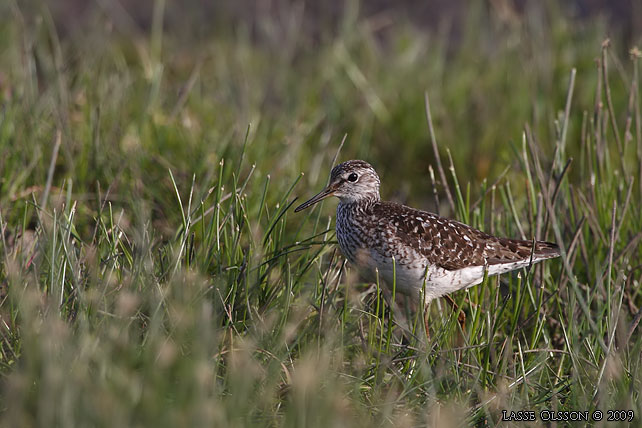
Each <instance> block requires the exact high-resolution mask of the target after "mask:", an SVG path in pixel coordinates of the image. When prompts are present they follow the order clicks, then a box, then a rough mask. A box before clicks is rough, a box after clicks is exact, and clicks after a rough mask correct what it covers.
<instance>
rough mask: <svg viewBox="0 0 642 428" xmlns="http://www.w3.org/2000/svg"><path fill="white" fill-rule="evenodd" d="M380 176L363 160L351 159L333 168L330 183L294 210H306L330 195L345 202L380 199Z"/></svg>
mask: <svg viewBox="0 0 642 428" xmlns="http://www.w3.org/2000/svg"><path fill="white" fill-rule="evenodd" d="M379 184H380V181H379V176H378V175H377V172H376V171H375V170H374V168H373V167H372V166H371V165H370V164H369V163H368V162H365V161H362V160H349V161H347V162H343V163H340V164H339V165H337V166H335V167H334V168H332V172H331V173H330V184H328V186H327V187H326V188H325V189H323V190H322V191H321V192H319V193H317V194H316V195H315V196H313V197H312V198H310V200H308V201H306V202H304V203H302V204H301V205H299V206H298V207H296V209H295V210H294V212H299V211H301V210H304V209H306V208H308V207H310V206H312V205H314V204H316V203H317V202H319V201H321V200H323V199H325V198H327V197H328V196H336V197H337V198H339V199H340V200H341V202H343V203H353V202H360V201H364V200H375V201H378V200H379V199H380V196H379Z"/></svg>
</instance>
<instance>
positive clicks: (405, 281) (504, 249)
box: [294, 160, 560, 322]
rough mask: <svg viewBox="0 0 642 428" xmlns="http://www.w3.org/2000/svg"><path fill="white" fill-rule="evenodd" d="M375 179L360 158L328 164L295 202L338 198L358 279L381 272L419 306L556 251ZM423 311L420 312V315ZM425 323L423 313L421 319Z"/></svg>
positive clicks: (341, 230) (339, 220) (345, 247)
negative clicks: (420, 204) (386, 191)
mask: <svg viewBox="0 0 642 428" xmlns="http://www.w3.org/2000/svg"><path fill="white" fill-rule="evenodd" d="M380 184H381V180H380V179H379V175H378V174H377V172H376V171H375V169H374V168H373V167H372V165H370V164H369V163H368V162H365V161H363V160H349V161H346V162H343V163H340V164H338V165H337V166H335V167H334V168H333V169H332V171H331V173H330V180H329V184H328V185H327V187H325V188H324V189H323V190H322V191H321V192H319V193H318V194H316V195H315V196H313V197H312V198H310V199H309V200H307V201H306V202H304V203H303V204H301V205H299V206H298V207H296V208H295V210H294V211H295V212H299V211H301V210H304V209H306V208H309V207H311V206H312V205H314V204H316V203H318V202H320V201H321V200H323V199H325V198H328V197H330V196H335V197H337V198H339V204H338V206H337V212H336V237H337V240H338V242H339V247H340V249H341V252H342V253H343V255H344V256H345V258H346V259H347V260H348V262H350V264H351V265H353V266H356V268H357V270H358V271H359V272H360V273H361V274H362V276H363V277H364V278H365V279H368V280H370V281H376V280H378V279H382V280H383V281H384V282H385V283H386V284H387V285H388V287H390V286H393V284H394V287H395V289H396V290H397V291H399V292H401V293H402V294H406V295H409V296H412V297H414V298H421V297H422V296H423V299H424V305H425V306H426V307H427V306H428V304H429V303H430V302H431V301H432V300H433V299H436V298H438V297H441V296H446V295H449V294H450V293H453V292H455V291H457V290H461V289H465V288H468V287H472V286H474V285H477V284H480V283H481V282H482V281H483V279H484V277H485V276H492V275H498V274H503V273H506V272H510V271H513V270H516V269H521V268H525V267H529V266H531V265H533V264H534V263H538V262H541V261H543V260H546V259H551V258H555V257H559V256H560V250H559V247H558V245H556V244H554V243H551V242H545V241H536V240H522V239H509V238H503V237H497V236H493V235H490V234H488V233H485V232H482V231H481V230H478V229H475V228H473V227H471V226H468V225H466V224H464V223H461V222H459V221H456V220H452V219H448V218H444V217H441V216H439V215H437V214H433V213H431V212H427V211H422V210H419V209H415V208H411V207H408V206H405V205H402V204H398V203H395V202H388V201H383V200H381V196H380V193H379V187H380ZM424 316H425V315H424ZM424 321H425V322H426V320H424Z"/></svg>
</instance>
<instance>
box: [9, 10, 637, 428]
mask: <svg viewBox="0 0 642 428" xmlns="http://www.w3.org/2000/svg"><path fill="white" fill-rule="evenodd" d="M11 4H12V6H11V7H6V9H7V10H5V11H4V12H5V14H4V16H7V17H9V18H10V19H7V18H5V21H4V22H3V25H0V32H1V33H2V34H1V37H0V52H2V54H0V70H3V71H2V73H1V74H0V99H1V101H2V111H1V113H0V150H1V153H2V156H1V159H0V186H1V192H0V227H1V229H2V235H1V237H0V238H1V241H0V243H1V244H0V248H1V249H2V250H1V252H0V254H1V256H2V264H1V265H0V280H1V281H2V282H1V284H2V300H1V303H0V320H1V323H0V330H1V331H2V345H1V346H0V353H1V354H0V373H1V374H2V381H1V384H2V388H1V390H0V391H1V392H0V395H1V397H2V400H1V403H2V406H1V410H2V424H3V425H7V426H34V425H42V426H53V425H60V426H130V425H136V426H148V425H156V426H193V425H209V426H212V425H214V426H247V425H278V426H281V425H284V426H322V427H326V426H372V425H396V426H415V425H421V424H428V425H433V426H447V425H449V424H452V425H457V424H458V423H459V422H462V421H463V422H464V423H468V424H479V425H498V424H503V423H502V421H501V417H502V410H507V411H510V410H536V411H537V412H539V411H540V410H547V409H548V410H588V411H594V410H596V409H600V410H602V411H604V412H605V417H606V411H607V410H609V409H626V410H633V411H634V412H635V417H636V422H634V423H637V421H638V420H639V418H640V417H642V416H641V413H640V412H641V411H642V406H641V404H642V402H641V400H640V395H639V392H638V391H639V390H640V387H641V381H642V375H641V374H640V371H639V366H640V354H641V352H640V351H641V350H642V349H641V346H642V339H641V336H640V333H639V328H638V323H639V321H640V318H641V314H642V310H641V309H640V307H641V306H642V295H641V292H640V278H641V275H642V274H641V268H640V266H641V265H642V254H641V252H640V248H641V247H640V240H641V239H642V232H640V231H641V230H642V216H640V202H641V199H642V198H641V196H642V184H641V183H642V123H641V121H642V115H641V113H640V99H639V92H640V91H639V88H638V85H639V81H640V79H639V70H638V68H639V61H640V60H639V59H640V52H639V51H638V50H637V49H632V50H631V51H630V55H628V56H627V55H626V54H624V53H623V52H625V51H626V48H624V47H622V46H617V45H614V46H611V45H610V44H609V43H608V41H603V38H602V34H603V31H602V28H600V27H593V26H588V25H585V26H579V25H578V26H573V25H569V22H568V21H565V20H564V19H563V18H561V17H560V15H558V14H557V13H556V11H554V10H553V11H546V10H540V9H537V10H536V12H538V13H533V14H529V15H528V19H524V20H523V21H521V22H519V23H518V24H519V25H517V24H516V23H514V22H504V21H502V20H501V19H499V18H498V17H497V16H495V15H493V14H489V13H488V12H487V11H484V10H481V9H480V10H475V11H474V12H471V16H470V19H469V22H468V23H467V26H466V28H465V31H464V34H463V36H462V39H461V40H459V41H458V43H456V44H451V43H449V42H448V40H446V37H445V36H440V35H427V34H425V33H422V32H419V31H417V30H415V29H413V28H412V27H410V26H408V25H404V24H402V23H394V24H393V25H392V26H391V27H389V28H386V30H385V34H383V35H382V34H381V32H380V31H381V30H380V29H378V27H377V25H376V23H375V22H372V21H370V20H368V19H362V18H356V17H354V16H352V15H350V14H348V15H346V17H345V18H343V19H344V21H345V22H344V23H343V25H341V26H340V28H341V29H340V30H339V31H338V33H336V34H328V36H327V37H325V38H322V39H321V40H313V39H312V38H308V37H306V36H305V35H302V36H301V35H298V34H297V33H295V32H292V34H290V33H288V34H285V35H284V34H283V33H282V32H279V31H275V30H274V28H278V23H272V24H273V25H266V26H265V28H264V29H262V30H260V31H263V33H261V34H260V36H261V37H257V38H252V37H250V36H249V35H248V32H246V31H243V30H242V29H241V30H238V31H237V32H236V33H233V34H230V35H219V36H216V37H215V36H212V37H211V38H208V39H205V40H200V41H196V40H195V41H193V44H192V45H187V46H186V45H184V44H182V43H179V40H178V39H174V38H172V34H171V33H165V32H163V28H162V24H161V23H160V21H157V22H156V24H155V25H153V26H152V28H153V30H152V32H151V34H150V35H149V36H140V37H138V38H135V39H133V40H126V39H123V37H122V36H121V35H122V33H121V29H119V28H118V25H116V27H112V26H110V25H104V21H103V20H102V18H101V19H98V18H97V20H96V22H95V24H96V25H91V26H89V28H91V30H90V31H88V33H87V34H85V35H84V36H83V37H71V38H66V39H60V38H59V37H58V35H57V32H56V28H55V25H54V24H53V21H52V19H51V18H50V16H49V15H48V13H47V11H46V9H43V10H41V12H40V14H39V15H38V16H37V17H36V18H35V19H32V18H33V17H31V16H28V15H27V12H26V11H23V10H21V9H20V8H19V5H18V4H15V3H11ZM161 6H162V2H158V3H157V7H159V8H160V7H161ZM156 16H157V18H156V19H157V20H160V19H161V16H162V8H161V10H158V11H157V14H156ZM291 18H292V19H296V15H293V17H291ZM116 24H117V23H116ZM275 26H276V27H275ZM541 28H549V29H550V31H545V32H543V31H541ZM424 93H427V94H428V95H429V96H427V97H425V96H424ZM428 99H429V100H430V110H429V111H430V112H431V115H429V116H428V119H429V120H428V121H427V120H426V109H427V107H428V106H427V101H428ZM429 129H430V130H432V131H433V132H432V134H433V135H432V138H433V142H434V144H435V146H434V147H435V148H436V153H437V154H438V156H437V157H435V156H434V153H435V151H434V150H433V148H432V147H431V145H430V144H431V143H430V141H431V135H430V134H431V132H429ZM342 139H343V140H344V143H343V144H341V142H342ZM339 146H341V147H339ZM353 157H361V158H364V159H367V160H369V161H370V162H371V163H372V164H373V165H375V167H376V168H377V170H378V171H379V172H380V173H381V176H382V180H383V185H382V186H383V188H382V191H383V194H384V197H387V198H389V199H395V200H399V201H402V202H405V203H408V204H410V205H413V206H418V207H422V208H425V209H430V210H433V211H438V212H440V213H441V214H443V215H448V216H451V217H456V218H458V219H460V220H462V221H466V222H468V223H469V224H471V225H473V226H476V227H479V228H482V229H484V230H486V231H489V232H492V233H495V234H499V235H505V236H514V237H523V238H525V239H530V238H532V237H535V238H537V239H547V240H552V241H555V242H557V243H558V244H560V247H561V248H562V253H563V257H562V259H561V260H557V261H549V262H546V263H543V264H540V265H538V266H537V267H536V268H533V269H531V270H525V271H522V272H520V273H519V274H512V275H511V274H509V275H504V276H502V277H501V278H489V279H487V280H485V281H484V283H483V284H481V285H479V286H477V287H474V288H472V289H470V290H468V291H462V292H458V293H456V294H455V295H454V299H455V301H456V302H457V305H458V306H459V307H460V308H462V310H463V311H464V313H465V314H466V322H465V324H464V325H463V327H462V325H460V323H459V322H458V313H457V312H455V311H452V310H451V309H450V307H449V306H447V305H445V304H444V302H435V303H433V305H432V307H431V308H430V314H429V319H430V330H431V332H430V336H429V337H426V335H425V334H424V333H423V331H422V329H421V328H420V326H421V322H419V323H417V319H418V315H419V312H418V309H417V306H418V305H416V303H415V302H409V301H408V299H405V298H404V297H403V296H401V295H399V294H395V305H394V309H391V307H390V306H389V305H387V304H386V302H385V301H384V299H383V290H382V285H383V284H374V285H373V284H363V283H361V282H360V280H359V278H358V277H357V276H356V274H355V272H354V271H352V270H351V269H350V268H349V266H347V265H346V264H345V262H344V260H343V258H342V256H341V255H340V253H339V251H338V249H337V246H336V241H335V237H334V229H333V220H332V210H333V207H334V202H330V201H328V202H325V203H324V204H323V205H322V206H320V207H318V208H315V209H314V210H311V211H308V212H306V213H302V214H300V215H294V214H293V213H292V210H291V207H292V204H293V203H294V201H295V197H296V196H301V197H306V196H309V195H311V194H312V193H314V192H315V191H316V190H318V189H319V188H320V187H321V186H323V185H324V183H325V181H326V180H327V174H328V172H329V170H330V167H331V165H332V163H333V162H334V161H333V160H336V159H348V158H353ZM440 170H441V171H443V174H440ZM302 172H304V174H303V173H302ZM447 194H451V195H452V197H451V198H450V199H449V198H448V196H447ZM450 200H452V203H451V202H450ZM538 423H540V424H545V423H544V422H542V421H541V420H540V421H539V422H538ZM604 423H606V422H604ZM609 426H610V423H609Z"/></svg>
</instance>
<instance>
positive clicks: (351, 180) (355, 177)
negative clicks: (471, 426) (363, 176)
mask: <svg viewBox="0 0 642 428" xmlns="http://www.w3.org/2000/svg"><path fill="white" fill-rule="evenodd" d="M357 178H359V176H358V175H357V173H356V172H353V173H352V174H350V175H349V176H348V181H350V182H352V183H354V182H355V181H357Z"/></svg>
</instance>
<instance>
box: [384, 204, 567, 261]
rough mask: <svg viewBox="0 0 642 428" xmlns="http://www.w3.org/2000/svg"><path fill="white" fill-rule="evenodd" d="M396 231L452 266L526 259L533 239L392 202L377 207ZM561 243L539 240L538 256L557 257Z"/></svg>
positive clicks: (432, 257)
mask: <svg viewBox="0 0 642 428" xmlns="http://www.w3.org/2000/svg"><path fill="white" fill-rule="evenodd" d="M374 209H375V213H374V214H375V215H376V216H378V217H379V218H381V219H385V220H386V221H388V222H389V223H388V224H389V227H392V228H394V233H395V234H396V235H397V236H398V237H399V238H400V239H402V240H403V241H404V242H406V243H407V244H408V245H409V246H411V247H412V248H413V249H414V250H416V251H417V252H419V253H420V254H422V255H424V256H425V257H426V258H427V259H428V261H429V262H430V263H431V264H434V265H436V266H439V267H442V268H444V269H448V270H457V269H462V268H465V267H470V266H483V265H494V264H502V263H511V262H515V261H519V260H526V259H529V258H530V257H531V252H532V247H533V242H532V241H523V240H515V239H508V238H497V237H494V236H491V235H489V234H487V233H484V232H482V231H480V230H477V229H474V228H472V227H470V226H467V225H465V224H463V223H460V222H458V221H455V220H450V219H446V218H443V217H439V216H438V215H435V214H432V213H429V212H425V211H420V210H416V209H414V208H410V207H406V206H404V205H398V204H394V203H389V202H382V203H380V204H378V205H377V206H376V207H375V208H374ZM558 255H559V251H558V248H557V245H555V244H551V243H549V242H543V241H538V242H536V243H535V251H534V253H533V256H534V259H535V258H537V259H539V260H541V259H544V258H550V257H557V256H558Z"/></svg>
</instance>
